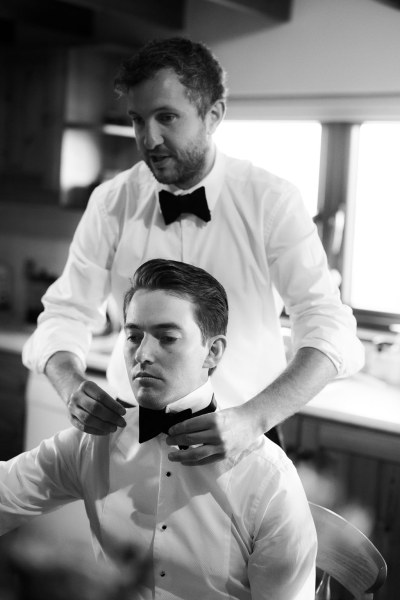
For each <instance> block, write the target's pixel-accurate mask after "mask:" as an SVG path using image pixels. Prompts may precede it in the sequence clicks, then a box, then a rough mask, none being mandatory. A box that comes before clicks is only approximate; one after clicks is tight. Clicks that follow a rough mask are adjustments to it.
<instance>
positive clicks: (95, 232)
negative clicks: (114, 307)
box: [22, 184, 118, 372]
mask: <svg viewBox="0 0 400 600" xmlns="http://www.w3.org/2000/svg"><path fill="white" fill-rule="evenodd" d="M107 195H108V187H107V185H106V184H103V185H102V186H100V187H99V188H97V189H96V190H95V191H94V192H93V194H92V196H91V198H90V200H89V204H88V207H87V209H86V211H85V213H84V214H83V216H82V219H81V221H80V223H79V225H78V227H77V229H76V232H75V235H74V237H73V240H72V242H71V246H70V250H69V254H68V259H67V262H66V265H65V268H64V271H63V273H62V275H61V276H60V277H59V278H58V279H57V281H55V282H54V283H53V284H52V285H51V286H50V287H49V289H48V290H47V292H46V293H45V295H44V296H43V298H42V302H43V306H44V310H43V312H42V313H41V314H40V315H39V318H38V326H37V328H36V330H35V331H34V333H33V334H32V336H31V337H30V338H29V339H28V340H27V342H26V344H25V346H24V348H23V353H22V360H23V363H24V365H25V366H26V367H28V368H29V369H31V370H34V371H38V372H43V371H44V368H45V365H46V362H47V361H48V359H49V358H50V356H52V355H53V354H54V353H55V352H58V351H61V350H63V351H69V352H72V353H74V354H76V355H77V356H78V357H79V359H80V360H81V362H82V366H83V367H85V366H86V355H87V353H88V350H89V346H90V342H91V339H92V331H94V330H96V329H99V328H100V327H101V326H102V325H103V324H104V319H105V313H106V301H107V298H108V295H109V293H110V268H111V264H112V259H113V255H114V252H115V245H116V242H115V239H116V236H117V229H118V221H117V219H113V218H111V217H110V216H109V215H107V214H106V210H105V208H104V207H105V199H106V197H107Z"/></svg>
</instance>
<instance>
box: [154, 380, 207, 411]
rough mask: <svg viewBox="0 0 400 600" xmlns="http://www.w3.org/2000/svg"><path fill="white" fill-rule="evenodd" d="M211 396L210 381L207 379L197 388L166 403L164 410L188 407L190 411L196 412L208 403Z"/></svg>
mask: <svg viewBox="0 0 400 600" xmlns="http://www.w3.org/2000/svg"><path fill="white" fill-rule="evenodd" d="M212 397H213V389H212V386H211V381H210V379H207V381H206V382H205V383H204V384H203V385H201V386H200V387H199V388H197V389H195V390H193V391H192V392H190V393H189V394H187V395H186V396H184V397H183V398H180V399H179V400H175V401H174V402H171V403H170V404H168V406H167V407H166V409H165V410H166V412H181V411H183V410H186V409H188V408H190V409H191V411H192V412H198V411H200V410H203V408H206V407H207V406H208V405H209V404H210V402H211V400H212Z"/></svg>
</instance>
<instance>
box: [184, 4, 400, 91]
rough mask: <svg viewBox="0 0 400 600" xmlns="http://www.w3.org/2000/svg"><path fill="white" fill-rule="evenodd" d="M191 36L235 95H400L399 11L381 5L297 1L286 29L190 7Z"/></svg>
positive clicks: (240, 15) (248, 17)
mask: <svg viewBox="0 0 400 600" xmlns="http://www.w3.org/2000/svg"><path fill="white" fill-rule="evenodd" d="M187 33H188V35H190V37H191V38H192V39H198V40H201V41H203V42H205V43H207V44H208V45H209V46H210V47H211V48H212V50H213V51H214V52H215V54H216V55H217V56H218V58H219V59H220V61H221V63H222V64H223V66H224V67H225V68H226V70H227V72H228V86H229V89H230V94H231V95H232V96H237V95H240V96H247V97H248V96H252V95H262V96H265V95H275V94H282V95H286V94H288V95H298V94H306V95H309V94H352V93H356V94H358V93H366V94H368V93H381V94H386V93H392V92H394V93H400V65H399V56H400V10H399V9H394V8H391V7H388V6H385V4H383V3H381V2H379V1H378V0H293V14H292V18H291V20H290V22H288V23H284V24H279V25H276V24H272V23H271V22H268V20H267V19H262V18H260V17H255V16H253V15H247V14H245V13H236V12H235V11H228V10H227V9H226V8H223V7H220V6H218V5H214V4H213V3H211V2H198V0H188V8H187Z"/></svg>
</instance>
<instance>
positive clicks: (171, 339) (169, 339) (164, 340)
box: [160, 335, 177, 344]
mask: <svg viewBox="0 0 400 600" xmlns="http://www.w3.org/2000/svg"><path fill="white" fill-rule="evenodd" d="M176 340H177V338H176V337H173V336H172V335H163V336H161V337H160V342H161V343H162V344H173V343H174V342H176Z"/></svg>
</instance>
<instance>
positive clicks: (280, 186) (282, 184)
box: [223, 155, 295, 192]
mask: <svg viewBox="0 0 400 600" xmlns="http://www.w3.org/2000/svg"><path fill="white" fill-rule="evenodd" d="M223 156H224V160H225V177H226V179H227V180H228V181H229V180H233V181H241V182H243V183H247V184H254V185H257V184H259V185H262V186H264V187H267V188H271V189H274V190H276V191H282V192H283V191H285V190H293V189H295V186H294V184H293V183H292V182H290V181H289V180H287V179H285V178H283V177H280V176H279V175H276V174H275V173H273V172H272V171H269V170H268V169H266V168H265V167H260V166H258V165H256V164H254V163H253V162H252V161H250V160H246V159H243V158H235V157H232V156H228V155H223Z"/></svg>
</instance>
